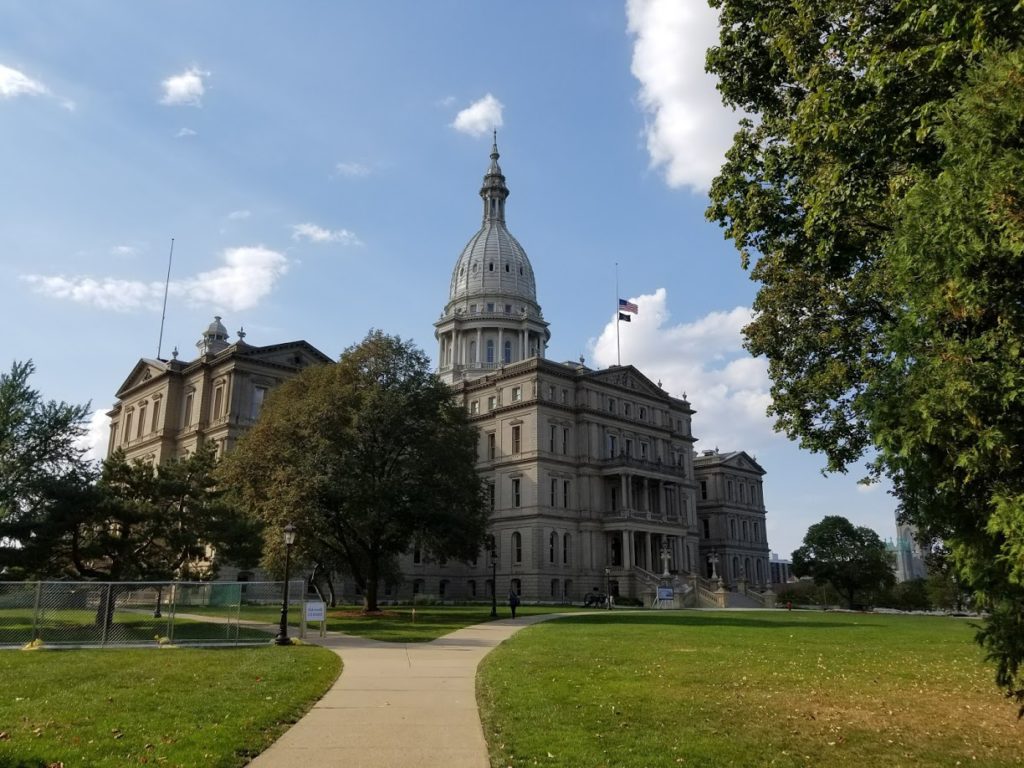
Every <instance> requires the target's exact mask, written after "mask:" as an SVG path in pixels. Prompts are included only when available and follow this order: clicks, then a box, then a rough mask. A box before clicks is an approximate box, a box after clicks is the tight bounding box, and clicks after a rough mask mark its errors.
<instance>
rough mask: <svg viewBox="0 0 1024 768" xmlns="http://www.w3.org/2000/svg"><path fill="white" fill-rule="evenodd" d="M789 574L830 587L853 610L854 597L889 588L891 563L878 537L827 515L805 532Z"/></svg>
mask: <svg viewBox="0 0 1024 768" xmlns="http://www.w3.org/2000/svg"><path fill="white" fill-rule="evenodd" d="M793 573H794V574H795V575H796V576H811V577H813V578H814V581H815V583H816V584H826V583H827V584H831V585H832V586H833V587H835V589H836V590H837V591H838V592H839V593H840V594H841V595H842V596H843V597H844V598H846V602H847V605H848V606H849V607H850V608H853V607H854V605H855V604H856V596H857V594H858V593H868V592H873V591H877V590H879V589H887V588H889V587H891V586H892V585H893V584H894V583H895V581H896V578H895V576H894V575H893V569H892V559H891V557H890V556H889V553H888V552H887V551H886V549H885V544H884V543H883V542H882V540H881V539H880V538H878V534H877V533H875V532H874V531H872V530H871V529H870V528H864V527H862V526H854V524H853V523H851V522H850V521H849V520H847V519H846V518H845V517H839V516H838V515H829V516H827V517H825V518H824V519H823V520H822V521H821V522H820V523H815V524H814V525H812V526H811V527H810V528H808V529H807V535H806V536H804V543H803V546H801V547H800V548H799V549H797V550H796V551H795V552H793Z"/></svg>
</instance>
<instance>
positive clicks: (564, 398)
mask: <svg viewBox="0 0 1024 768" xmlns="http://www.w3.org/2000/svg"><path fill="white" fill-rule="evenodd" d="M562 402H563V403H568V402H569V390H568V389H563V390H562Z"/></svg>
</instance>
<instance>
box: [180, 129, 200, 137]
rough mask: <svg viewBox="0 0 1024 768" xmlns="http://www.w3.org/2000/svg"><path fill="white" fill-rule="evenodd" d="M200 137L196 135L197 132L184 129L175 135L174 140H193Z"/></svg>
mask: <svg viewBox="0 0 1024 768" xmlns="http://www.w3.org/2000/svg"><path fill="white" fill-rule="evenodd" d="M198 135H199V134H198V133H196V132H195V131H193V130H192V129H191V128H182V129H180V130H179V131H178V132H177V133H176V134H174V138H176V139H189V138H191V137H193V136H198Z"/></svg>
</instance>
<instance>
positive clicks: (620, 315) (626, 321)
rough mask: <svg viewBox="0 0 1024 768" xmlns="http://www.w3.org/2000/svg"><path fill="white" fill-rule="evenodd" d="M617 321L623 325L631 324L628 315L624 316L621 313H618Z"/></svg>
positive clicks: (631, 320) (631, 319)
mask: <svg viewBox="0 0 1024 768" xmlns="http://www.w3.org/2000/svg"><path fill="white" fill-rule="evenodd" d="M619 320H621V321H622V322H624V323H631V322H633V318H631V317H630V316H629V315H624V314H622V313H621V312H619Z"/></svg>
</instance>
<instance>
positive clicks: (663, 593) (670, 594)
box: [658, 587, 675, 600]
mask: <svg viewBox="0 0 1024 768" xmlns="http://www.w3.org/2000/svg"><path fill="white" fill-rule="evenodd" d="M674 598H675V592H674V591H673V589H672V587H658V599H659V600H673V599H674Z"/></svg>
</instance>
